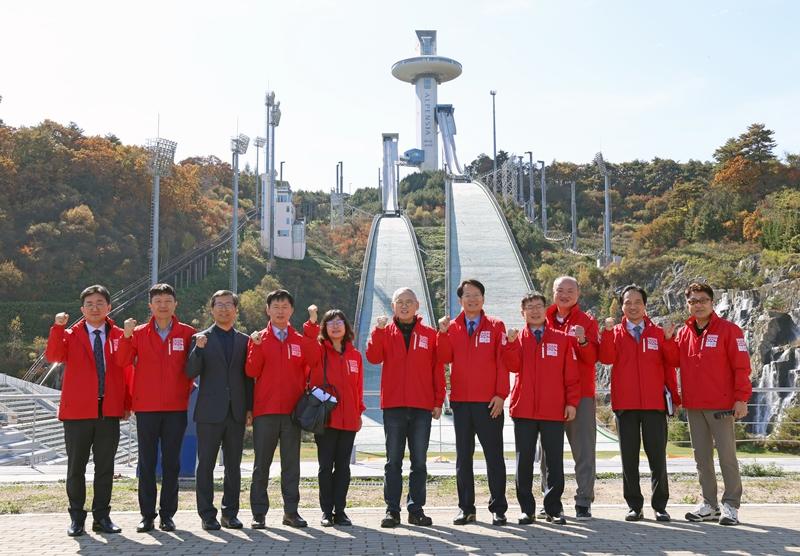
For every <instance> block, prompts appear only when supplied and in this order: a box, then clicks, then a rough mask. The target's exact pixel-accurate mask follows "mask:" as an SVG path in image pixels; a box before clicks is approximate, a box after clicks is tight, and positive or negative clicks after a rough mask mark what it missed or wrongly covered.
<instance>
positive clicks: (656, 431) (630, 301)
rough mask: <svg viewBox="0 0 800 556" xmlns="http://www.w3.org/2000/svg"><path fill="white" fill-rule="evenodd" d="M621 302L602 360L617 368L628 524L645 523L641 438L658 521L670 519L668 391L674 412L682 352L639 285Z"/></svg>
mask: <svg viewBox="0 0 800 556" xmlns="http://www.w3.org/2000/svg"><path fill="white" fill-rule="evenodd" d="M619 303H620V306H621V307H622V313H623V315H624V317H623V319H622V323H620V324H618V325H616V326H614V319H613V318H608V319H606V322H605V327H604V328H603V334H602V336H601V338H600V362H601V363H603V364H604V365H612V368H611V408H612V409H613V410H614V414H615V415H616V417H617V433H618V434H619V451H620V455H621V456H622V491H623V494H624V496H625V501H626V502H627V503H628V513H627V515H626V516H625V520H626V521H640V520H641V519H644V514H643V512H642V506H643V505H644V497H643V496H642V489H641V488H640V486H639V445H640V439H641V441H643V442H644V451H645V454H647V461H648V463H649V465H650V485H651V489H652V496H651V498H650V505H651V506H652V508H653V510H654V511H655V516H656V520H657V521H669V520H670V516H669V514H668V513H667V501H668V500H669V482H668V478H667V411H668V408H667V404H666V399H665V389H666V391H668V392H669V395H670V399H671V404H672V411H673V412H674V409H675V408H677V407H678V406H679V405H680V403H681V399H680V396H679V395H678V382H677V378H676V375H675V366H674V365H671V364H670V363H669V361H670V360H671V359H674V358H675V356H676V355H677V353H678V348H677V345H676V344H675V341H674V340H673V337H672V336H673V333H674V332H675V325H674V324H668V325H667V326H666V327H665V328H663V329H662V328H661V327H659V326H656V325H655V324H653V322H652V321H651V320H650V319H649V318H648V316H647V292H645V291H644V289H642V288H640V287H639V286H636V285H630V286H626V287H625V289H623V290H622V294H620V296H619ZM671 414H672V413H670V415H671Z"/></svg>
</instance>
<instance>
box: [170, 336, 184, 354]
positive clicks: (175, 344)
mask: <svg viewBox="0 0 800 556" xmlns="http://www.w3.org/2000/svg"><path fill="white" fill-rule="evenodd" d="M172 351H183V338H172Z"/></svg>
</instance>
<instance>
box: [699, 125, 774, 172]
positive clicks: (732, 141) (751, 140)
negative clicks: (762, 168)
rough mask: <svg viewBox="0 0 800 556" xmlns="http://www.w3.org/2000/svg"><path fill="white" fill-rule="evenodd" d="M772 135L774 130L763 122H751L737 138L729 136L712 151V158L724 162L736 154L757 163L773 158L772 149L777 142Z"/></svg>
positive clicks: (720, 162)
mask: <svg viewBox="0 0 800 556" xmlns="http://www.w3.org/2000/svg"><path fill="white" fill-rule="evenodd" d="M774 135H775V132H774V131H772V130H771V129H767V128H766V126H765V125H764V124H751V125H750V127H748V128H747V131H745V132H744V133H742V134H741V135H739V137H738V138H733V137H731V138H729V139H728V140H727V141H726V142H725V144H724V145H722V146H721V147H720V148H718V149H717V150H716V151H714V158H715V159H716V161H717V162H718V163H719V164H725V163H726V162H728V161H730V160H731V159H733V158H736V157H737V156H741V157H743V158H745V159H746V160H749V161H751V162H755V163H757V164H763V163H765V162H769V161H772V160H775V154H774V153H773V151H774V150H775V147H777V146H778V144H777V143H776V142H775V137H774Z"/></svg>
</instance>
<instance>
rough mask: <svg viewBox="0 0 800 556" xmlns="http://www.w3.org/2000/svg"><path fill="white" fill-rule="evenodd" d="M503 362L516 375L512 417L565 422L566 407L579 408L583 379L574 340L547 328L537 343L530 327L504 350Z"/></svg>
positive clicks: (512, 398) (512, 394)
mask: <svg viewBox="0 0 800 556" xmlns="http://www.w3.org/2000/svg"><path fill="white" fill-rule="evenodd" d="M503 361H504V363H505V365H506V367H507V368H508V370H509V371H510V372H512V373H517V379H516V380H515V381H514V388H513V389H512V390H511V416H512V417H516V418H520V419H539V420H542V421H563V420H564V408H565V407H566V406H568V405H571V406H572V407H576V408H577V407H578V403H579V402H580V400H581V377H580V374H579V373H578V359H577V356H576V355H575V339H574V338H570V337H569V336H567V335H566V334H564V333H563V332H559V331H558V330H553V329H552V328H550V327H545V330H544V334H543V335H542V341H541V343H539V344H537V342H536V336H534V335H533V334H532V333H531V331H530V328H529V327H527V326H526V327H525V328H524V329H523V330H522V331H521V332H520V333H519V336H517V339H516V340H514V341H513V342H509V343H508V345H506V346H505V347H504V348H503Z"/></svg>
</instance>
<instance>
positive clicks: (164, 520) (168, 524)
mask: <svg viewBox="0 0 800 556" xmlns="http://www.w3.org/2000/svg"><path fill="white" fill-rule="evenodd" d="M158 528H159V529H161V530H162V531H167V532H170V531H174V530H175V522H174V521H172V518H171V517H165V516H162V517H161V519H159V520H158Z"/></svg>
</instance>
